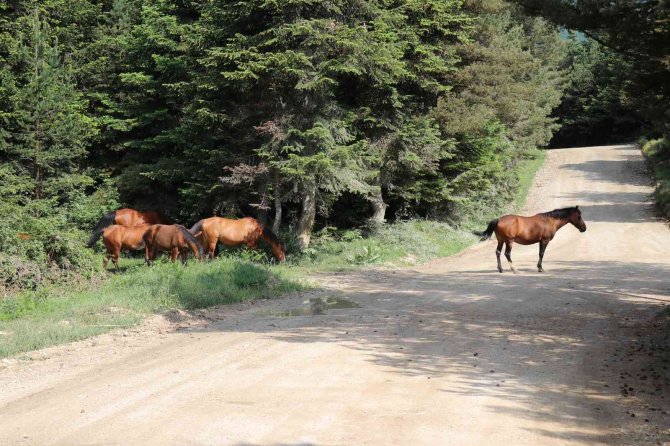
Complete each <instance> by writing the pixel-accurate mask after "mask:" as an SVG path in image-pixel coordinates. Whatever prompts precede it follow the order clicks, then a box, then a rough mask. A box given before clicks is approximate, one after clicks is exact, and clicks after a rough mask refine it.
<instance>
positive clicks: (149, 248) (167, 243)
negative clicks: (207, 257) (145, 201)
mask: <svg viewBox="0 0 670 446" xmlns="http://www.w3.org/2000/svg"><path fill="white" fill-rule="evenodd" d="M143 239H144V259H145V261H146V262H147V265H151V262H152V261H153V260H154V259H155V258H156V255H157V254H158V251H168V252H169V253H170V260H172V261H173V262H174V261H175V260H177V256H180V257H181V261H182V263H186V259H187V258H188V251H189V249H190V250H191V252H193V255H194V256H195V258H196V259H198V260H201V259H202V258H203V256H204V254H205V253H204V251H203V249H202V245H201V244H200V242H198V240H197V239H196V238H195V237H194V236H193V234H191V233H190V232H188V229H186V228H185V227H183V226H182V225H151V226H149V228H148V229H147V230H146V232H145V233H144V237H143Z"/></svg>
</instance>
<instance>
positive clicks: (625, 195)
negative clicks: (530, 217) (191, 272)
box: [0, 146, 670, 446]
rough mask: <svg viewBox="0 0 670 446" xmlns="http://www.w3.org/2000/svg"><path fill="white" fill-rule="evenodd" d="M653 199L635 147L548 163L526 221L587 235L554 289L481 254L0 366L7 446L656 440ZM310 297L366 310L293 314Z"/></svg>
mask: <svg viewBox="0 0 670 446" xmlns="http://www.w3.org/2000/svg"><path fill="white" fill-rule="evenodd" d="M651 191H652V189H651V187H650V186H649V180H648V179H647V178H646V176H645V174H644V166H643V162H642V159H641V157H640V155H639V152H638V151H637V150H636V149H635V148H634V147H631V146H613V147H597V148H582V149H565V150H554V151H551V152H550V153H549V155H548V159H547V163H546V165H545V167H544V168H543V170H542V171H541V172H540V174H539V175H538V177H537V180H536V184H535V186H534V187H533V190H532V194H531V197H530V199H529V203H528V205H527V209H526V211H527V212H528V213H534V212H538V211H545V210H551V209H554V208H558V207H564V206H568V205H575V204H579V205H580V206H581V207H582V208H583V215H584V219H585V221H586V223H587V225H588V230H587V231H586V232H585V233H583V234H580V233H579V232H578V231H577V230H576V229H575V228H574V227H572V226H566V227H565V228H564V229H562V230H561V231H559V233H558V234H557V237H556V238H555V239H554V241H553V242H552V243H550V244H549V247H548V249H547V254H546V256H545V260H544V267H545V269H546V270H547V272H546V273H545V274H539V273H537V272H536V271H535V263H536V262H537V249H538V248H537V246H531V247H521V246H516V247H515V249H514V251H513V258H514V262H515V265H516V267H517V268H518V269H519V270H520V274H518V275H513V274H511V273H510V272H509V269H508V268H507V265H506V264H505V263H504V266H505V267H506V272H505V273H504V274H499V273H498V272H496V270H495V255H494V249H495V243H494V242H493V241H490V242H486V243H481V244H479V245H478V246H476V247H474V248H473V249H471V250H469V251H467V252H465V253H463V254H461V255H459V256H456V257H452V258H448V259H442V260H438V261H435V262H432V263H430V264H428V265H423V266H421V267H417V268H413V269H398V270H390V269H388V270H375V271H367V272H360V273H353V274H351V273H349V274H342V275H338V276H330V277H325V278H323V287H324V288H323V290H320V291H318V292H316V293H314V294H310V295H303V296H296V297H292V298H288V299H282V300H279V301H271V302H266V303H258V304H254V305H251V304H247V305H243V306H238V307H229V308H226V309H224V310H219V313H218V315H219V316H221V318H222V319H221V320H219V321H216V322H214V323H211V324H209V325H207V326H198V327H194V328H190V329H184V330H178V331H175V332H162V331H161V327H160V326H158V327H157V328H155V329H153V330H145V331H144V332H141V333H140V334H133V333H132V332H131V333H122V332H118V333H113V334H110V335H106V336H102V337H99V338H97V339H95V340H92V341H86V342H83V343H78V344H76V345H72V346H65V347H59V348H54V349H48V350H45V351H44V352H42V353H39V354H34V355H32V357H33V358H38V359H39V358H40V356H39V355H42V356H43V357H44V359H43V360H37V359H34V360H32V361H19V362H17V363H11V364H9V365H8V366H6V367H5V368H3V369H0V444H12V445H13V444H39V445H44V444H63V445H75V444H76V445H79V444H124V445H125V444H138V445H140V444H141V445H148V444H167V445H173V444H174V445H210V444H233V445H459V446H463V445H496V446H499V445H515V446H520V445H564V444H570V445H573V444H574V445H577V444H579V445H581V444H608V445H609V444H661V442H662V441H664V440H663V439H664V437H663V435H665V434H664V432H665V430H666V429H667V428H668V427H670V426H669V425H668V424H669V423H668V415H667V410H668V409H670V407H668V406H669V404H668V403H670V393H669V392H668V390H667V388H666V387H664V386H663V382H664V381H663V380H664V379H666V378H667V372H663V369H662V367H664V366H665V365H664V364H661V363H658V361H657V360H656V359H654V358H655V357H654V352H653V348H654V347H653V346H652V347H649V345H651V344H649V343H647V344H648V345H647V346H644V345H642V346H640V345H641V344H644V342H645V341H644V340H645V339H647V338H646V336H647V332H648V330H649V329H650V327H651V325H650V324H652V323H655V322H654V321H655V319H654V314H656V312H658V311H659V310H660V309H661V308H662V306H663V305H665V303H666V302H668V301H670V298H668V294H669V293H670V256H669V255H668V254H669V253H670V231H668V229H667V228H666V226H665V225H664V224H663V223H662V222H660V221H657V220H656V219H654V217H653V209H652V205H651V203H650V201H649V200H650V198H649V194H650V193H651ZM318 297H339V298H346V299H349V300H350V301H352V302H355V303H356V304H357V305H359V306H360V307H357V308H342V309H327V311H325V313H324V314H315V315H297V316H296V315H294V316H291V317H287V314H291V313H292V310H293V309H296V308H297V309H300V308H307V306H306V305H303V301H305V300H307V299H309V298H312V299H314V298H318ZM315 302H316V301H315ZM316 306H317V311H316V313H319V312H320V311H319V310H322V309H324V307H326V308H327V307H328V305H327V304H323V303H319V302H317V305H316ZM140 335H141V336H140ZM638 347H639V348H638ZM648 347H649V348H651V350H649V351H648V350H647V349H648ZM654 361H656V362H654ZM640 369H643V370H644V373H645V375H644V378H643V377H642V373H643V372H640ZM647 370H649V372H648V374H649V376H648V377H647V376H646V374H647ZM651 370H653V373H652V371H651ZM664 373H665V375H664ZM629 376H630V378H629ZM624 384H625V387H624ZM640 386H642V387H640ZM629 388H630V390H628V389H629ZM664 404H665V406H664ZM632 414H634V416H633V415H632ZM645 419H646V420H647V421H645ZM657 442H658V443H657Z"/></svg>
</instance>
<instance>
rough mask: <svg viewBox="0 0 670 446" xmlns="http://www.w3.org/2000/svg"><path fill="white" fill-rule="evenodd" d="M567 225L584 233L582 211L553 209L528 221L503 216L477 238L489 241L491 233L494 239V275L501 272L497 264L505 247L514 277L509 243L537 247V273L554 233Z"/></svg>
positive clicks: (584, 224)
mask: <svg viewBox="0 0 670 446" xmlns="http://www.w3.org/2000/svg"><path fill="white" fill-rule="evenodd" d="M568 223H572V224H573V225H574V226H575V227H576V228H577V229H579V232H584V231H586V223H584V220H583V219H582V211H580V210H579V206H575V207H571V208H563V209H554V210H553V211H550V212H544V213H541V214H536V215H533V216H532V217H522V216H519V215H505V216H503V217H500V218H498V219H495V220H493V221H491V223H489V226H488V227H487V228H486V231H484V232H482V233H480V234H478V235H481V236H482V240H487V239H489V238H491V236H492V235H493V233H494V232H495V234H496V238H497V239H498V248H497V249H496V258H497V259H498V271H500V272H501V273H502V272H503V269H502V265H501V264H500V253H501V252H502V246H503V244H505V257H507V261H508V262H509V266H510V268H511V269H512V272H513V273H516V269H514V264H513V263H512V243H514V242H517V243H519V244H521V245H532V244H534V243H538V242H539V243H540V260H539V261H538V262H537V270H538V271H539V272H541V273H543V272H544V270H543V269H542V257H544V251H545V249H547V245H548V244H549V242H550V241H551V240H552V239H553V238H554V235H555V234H556V232H557V231H558V230H559V229H561V228H562V227H563V226H565V225H566V224H568Z"/></svg>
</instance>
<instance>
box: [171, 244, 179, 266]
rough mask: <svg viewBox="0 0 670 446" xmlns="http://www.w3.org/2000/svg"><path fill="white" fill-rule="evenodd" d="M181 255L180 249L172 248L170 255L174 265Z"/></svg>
mask: <svg viewBox="0 0 670 446" xmlns="http://www.w3.org/2000/svg"><path fill="white" fill-rule="evenodd" d="M178 255H179V248H172V252H171V253H170V260H171V261H172V263H174V262H175V261H176V260H177V256H178Z"/></svg>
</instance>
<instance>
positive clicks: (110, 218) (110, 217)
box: [86, 211, 116, 248]
mask: <svg viewBox="0 0 670 446" xmlns="http://www.w3.org/2000/svg"><path fill="white" fill-rule="evenodd" d="M115 220H116V211H114V212H110V213H109V214H105V215H103V216H102V217H100V220H99V221H98V224H97V225H96V227H95V229H94V230H93V233H92V234H91V238H89V239H88V243H87V244H86V246H87V247H88V248H92V247H93V245H95V242H97V241H98V239H99V238H100V236H101V235H102V231H104V230H105V228H106V227H107V226H111V225H113V224H114V221H115Z"/></svg>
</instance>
